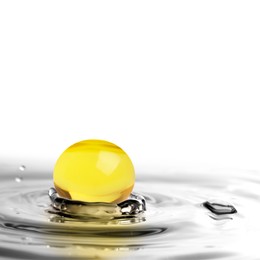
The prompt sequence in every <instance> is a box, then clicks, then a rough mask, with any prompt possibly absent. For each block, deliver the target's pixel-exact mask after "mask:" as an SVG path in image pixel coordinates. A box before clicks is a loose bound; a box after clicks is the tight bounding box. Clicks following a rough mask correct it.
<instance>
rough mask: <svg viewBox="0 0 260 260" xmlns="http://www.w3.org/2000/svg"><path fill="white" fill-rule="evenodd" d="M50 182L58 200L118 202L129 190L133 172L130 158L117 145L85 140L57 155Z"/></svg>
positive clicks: (123, 198) (133, 175)
mask: <svg viewBox="0 0 260 260" xmlns="http://www.w3.org/2000/svg"><path fill="white" fill-rule="evenodd" d="M53 179H54V185H55V188H56V190H57V192H58V194H59V195H60V196H62V197H65V198H68V199H73V200H81V201H86V202H111V203H119V202H121V201H124V200H125V199H127V197H128V196H129V195H130V193H131V191H132V190H133V187H134V182H135V172H134V167H133V164H132V162H131V160H130V158H129V157H128V155H127V154H126V153H125V152H124V151H123V150H122V149H121V148H120V147H118V146H117V145H115V144H113V143H110V142H107V141H103V140H85V141H81V142H78V143H75V144H73V145H72V146H70V147H69V148H67V149H66V150H65V151H64V152H63V153H62V154H61V156H60V157H59V159H58V160H57V162H56V165H55V168H54V173H53Z"/></svg>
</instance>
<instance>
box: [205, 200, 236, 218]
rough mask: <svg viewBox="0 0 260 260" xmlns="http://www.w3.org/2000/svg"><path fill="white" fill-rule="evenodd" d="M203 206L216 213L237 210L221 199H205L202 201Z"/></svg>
mask: <svg viewBox="0 0 260 260" xmlns="http://www.w3.org/2000/svg"><path fill="white" fill-rule="evenodd" d="M203 206H204V207H205V208H207V209H208V210H210V211H211V212H212V213H214V214H216V215H223V214H234V213H237V210H236V209H235V207H234V206H232V205H230V204H229V203H227V202H223V201H221V202H218V201H206V202H204V203H203Z"/></svg>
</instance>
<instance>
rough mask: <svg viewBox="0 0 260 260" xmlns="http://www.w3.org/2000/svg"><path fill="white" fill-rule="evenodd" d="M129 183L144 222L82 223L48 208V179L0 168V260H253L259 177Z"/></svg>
mask: <svg viewBox="0 0 260 260" xmlns="http://www.w3.org/2000/svg"><path fill="white" fill-rule="evenodd" d="M137 176H138V178H137V182H136V185H135V189H134V190H135V192H138V193H140V194H142V195H143V196H145V198H146V201H147V211H146V213H145V214H144V215H140V216H136V217H134V218H128V217H123V218H119V219H98V220H97V219H95V218H88V219H83V220H82V219H74V218H68V217H64V216H62V215H60V214H57V212H55V210H53V208H52V207H51V205H50V200H49V197H48V189H49V188H50V187H52V174H51V172H50V171H46V172H43V171H42V170H40V167H39V170H37V169H33V170H30V166H27V165H26V166H24V165H23V167H22V168H21V166H19V165H17V166H15V165H5V166H1V168H0V180H1V182H0V204H1V209H0V259H150V260H152V259H176V260H196V259H201V260H204V259H223V260H225V259H228V260H239V259H241V260H242V259H243V260H244V259H247V260H253V259H254V260H256V259H260V253H259V252H260V251H259V237H260V224H259V219H260V207H259V198H260V177H259V173H257V172H241V171H228V170H225V171H223V170H222V171H220V170H210V171H204V172H196V171H188V172H184V171H182V172H180V171H178V172H176V171H172V172H169V173H168V174H165V173H162V172H160V171H158V172H157V173H153V174H149V172H145V173H144V174H142V173H137ZM206 201H211V202H215V203H223V205H224V204H225V203H226V204H227V205H232V206H233V207H234V208H235V209H236V211H237V213H233V214H228V213H227V214H219V215H218V214H216V212H215V213H214V212H211V211H210V210H209V208H207V207H205V205H204V206H203V203H205V202H206ZM221 210H223V209H222V208H221Z"/></svg>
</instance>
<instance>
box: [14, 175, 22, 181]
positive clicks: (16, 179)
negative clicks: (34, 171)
mask: <svg viewBox="0 0 260 260" xmlns="http://www.w3.org/2000/svg"><path fill="white" fill-rule="evenodd" d="M22 180H23V177H21V176H19V177H15V181H16V182H22Z"/></svg>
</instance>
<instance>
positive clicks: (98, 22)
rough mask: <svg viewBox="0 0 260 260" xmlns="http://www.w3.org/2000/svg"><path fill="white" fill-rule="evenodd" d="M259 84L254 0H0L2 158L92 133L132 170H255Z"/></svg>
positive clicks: (52, 154) (48, 153)
mask: <svg viewBox="0 0 260 260" xmlns="http://www.w3.org/2000/svg"><path fill="white" fill-rule="evenodd" d="M259 87H260V2H259V1H237V0H236V1H151V0H149V1H140V0H138V1H133V0H132V1H64V0H62V1H53V0H51V1H47V0H45V1H35V0H33V1H1V2H0V119H1V122H0V160H1V163H4V162H5V161H7V160H12V159H13V160H18V159H19V160H20V161H22V160H36V159H37V160H42V161H49V162H51V163H53V162H55V160H56V159H57V157H58V156H59V154H60V153H61V152H62V151H63V150H64V149H65V148H66V147H67V146H69V145H71V144H72V143H74V142H77V141H79V140H83V139H89V138H97V139H106V140H109V141H111V142H114V143H116V144H118V145H119V146H121V147H122V148H123V149H124V150H125V151H126V152H127V153H128V154H129V155H130V157H131V158H132V160H133V162H134V164H135V165H136V167H137V168H138V169H141V168H149V169H150V168H153V167H159V168H161V169H165V168H167V167H187V166H194V165H197V166H204V165H209V166H210V167H211V166H212V167H225V168H236V169H251V170H260V160H259V159H260V137H259V135H260V124H259V114H260V102H259V97H260V96H259ZM17 158H18V159H17Z"/></svg>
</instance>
